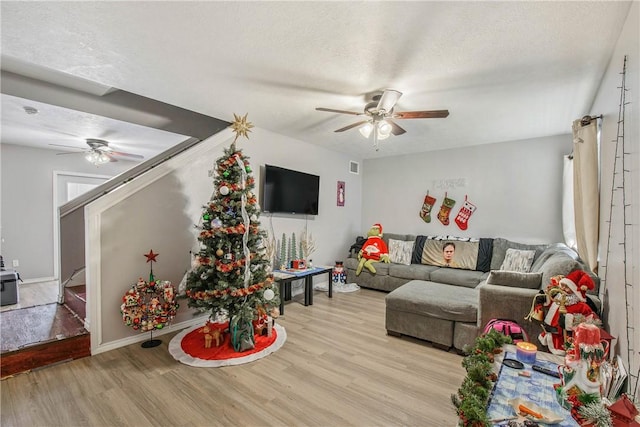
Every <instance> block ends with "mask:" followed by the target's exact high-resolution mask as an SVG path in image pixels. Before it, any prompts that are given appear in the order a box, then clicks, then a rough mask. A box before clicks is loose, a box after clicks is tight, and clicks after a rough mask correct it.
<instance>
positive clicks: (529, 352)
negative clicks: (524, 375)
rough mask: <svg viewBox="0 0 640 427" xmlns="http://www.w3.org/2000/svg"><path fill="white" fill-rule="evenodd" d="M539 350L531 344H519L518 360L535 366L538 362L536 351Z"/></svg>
mask: <svg viewBox="0 0 640 427" xmlns="http://www.w3.org/2000/svg"><path fill="white" fill-rule="evenodd" d="M537 350H538V348H537V347H536V346H535V344H531V343H530V342H524V341H522V342H519V343H517V344H516V358H517V359H518V360H519V361H521V362H522V363H528V364H533V363H535V361H536V351H537Z"/></svg>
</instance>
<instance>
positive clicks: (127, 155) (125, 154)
mask: <svg viewBox="0 0 640 427" xmlns="http://www.w3.org/2000/svg"><path fill="white" fill-rule="evenodd" d="M106 154H107V155H115V156H122V157H131V158H132V159H140V160H142V159H144V156H141V155H140V154H132V153H123V152H121V151H109V152H107V153H106Z"/></svg>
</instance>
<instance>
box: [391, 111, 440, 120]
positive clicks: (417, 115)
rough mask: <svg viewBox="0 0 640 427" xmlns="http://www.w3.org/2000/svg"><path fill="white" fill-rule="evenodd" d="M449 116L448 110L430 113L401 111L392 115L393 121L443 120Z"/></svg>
mask: <svg viewBox="0 0 640 427" xmlns="http://www.w3.org/2000/svg"><path fill="white" fill-rule="evenodd" d="M448 115H449V110H431V111H403V112H401V113H394V114H393V118H394V119H443V118H445V117H447V116H448Z"/></svg>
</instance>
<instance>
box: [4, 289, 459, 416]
mask: <svg viewBox="0 0 640 427" xmlns="http://www.w3.org/2000/svg"><path fill="white" fill-rule="evenodd" d="M385 295H386V294H385V293H383V292H378V291H372V290H366V289H362V290H360V291H357V292H353V293H334V298H333V299H328V298H327V297H326V294H323V293H316V294H315V296H314V305H312V306H308V307H305V306H303V305H301V304H299V303H297V302H290V303H288V304H287V306H286V311H285V313H286V315H285V316H282V317H281V318H280V319H278V322H279V323H280V324H281V325H282V326H284V328H285V330H286V333H287V341H286V342H285V344H284V346H283V347H282V348H281V349H279V350H278V351H276V352H275V353H273V354H271V355H269V356H267V357H265V358H263V359H260V360H258V361H254V362H252V363H248V364H244V365H239V366H228V367H223V368H195V367H190V366H187V365H184V364H181V363H179V362H177V361H175V360H174V359H173V357H172V356H171V355H170V354H169V353H168V349H167V345H168V343H169V341H170V339H171V338H172V337H173V336H174V335H175V333H173V334H170V335H164V336H161V337H159V338H160V339H161V340H162V345H160V346H159V347H155V348H150V349H144V348H142V347H141V346H140V344H132V345H129V346H127V347H123V348H119V349H116V350H112V351H109V352H106V353H102V354H99V355H95V356H91V357H85V358H82V359H79V360H74V361H71V362H68V363H63V364H59V365H55V366H52V367H48V368H45V369H41V370H37V371H32V372H30V373H28V374H22V375H16V376H14V377H11V378H7V379H4V380H3V381H2V383H1V387H2V393H1V403H2V412H1V415H0V424H1V425H2V426H5V425H6V426H132V425H135V426H185V427H190V426H454V425H455V424H456V421H457V417H456V414H455V410H454V408H453V405H452V403H451V399H450V395H451V394H452V393H455V392H456V390H457V389H458V387H459V386H460V384H461V382H462V379H463V378H464V375H465V371H464V369H463V368H462V366H461V362H462V357H461V356H459V355H458V354H456V353H453V352H446V351H442V350H438V349H434V348H432V347H431V345H430V344H428V343H425V342H422V341H419V340H414V339H409V338H406V337H402V338H398V337H391V336H387V335H386V331H385V327H384V297H385Z"/></svg>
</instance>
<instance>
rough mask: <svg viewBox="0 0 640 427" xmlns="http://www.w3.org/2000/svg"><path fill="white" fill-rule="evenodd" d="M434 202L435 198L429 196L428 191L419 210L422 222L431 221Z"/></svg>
mask: <svg viewBox="0 0 640 427" xmlns="http://www.w3.org/2000/svg"><path fill="white" fill-rule="evenodd" d="M435 204H436V198H435V197H431V196H430V195H429V193H427V195H426V196H425V198H424V204H423V205H422V209H421V210H420V218H422V219H423V220H424V222H431V209H433V205H435Z"/></svg>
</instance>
